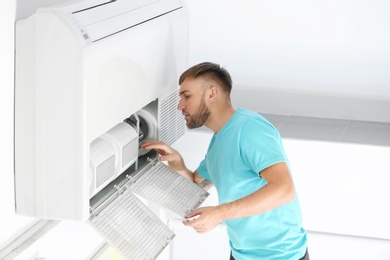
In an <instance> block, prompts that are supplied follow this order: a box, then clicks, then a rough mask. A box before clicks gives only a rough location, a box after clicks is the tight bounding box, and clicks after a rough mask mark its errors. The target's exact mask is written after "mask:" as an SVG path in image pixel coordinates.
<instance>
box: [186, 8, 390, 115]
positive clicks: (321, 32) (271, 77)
mask: <svg viewBox="0 0 390 260" xmlns="http://www.w3.org/2000/svg"><path fill="white" fill-rule="evenodd" d="M186 2H187V3H188V6H189V9H190V39H189V62H190V64H191V65H192V64H195V63H198V62H202V61H213V62H217V63H220V64H221V65H223V66H225V67H226V68H227V69H228V70H229V71H230V72H231V74H232V77H233V82H234V87H233V93H232V98H233V103H234V104H236V106H245V107H248V108H251V109H254V110H256V111H259V112H262V113H269V114H281V115H299V116H312V117H327V118H338V119H352V120H364V121H377V122H388V123H389V122H390V88H389V86H390V77H389V76H388V71H390V31H389V30H388V24H390V16H389V15H388V13H389V12H390V2H389V1H387V0H374V1H363V0H330V1H309V0H298V1H288V0H282V1H263V0H260V1H258V0H243V1H225V0H214V1H207V0H187V1H186Z"/></svg>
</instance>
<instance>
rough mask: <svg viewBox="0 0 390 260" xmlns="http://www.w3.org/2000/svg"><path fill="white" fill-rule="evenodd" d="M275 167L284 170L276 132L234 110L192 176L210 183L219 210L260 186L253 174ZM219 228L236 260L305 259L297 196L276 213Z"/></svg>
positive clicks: (257, 118) (255, 116) (250, 114)
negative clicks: (225, 236)
mask: <svg viewBox="0 0 390 260" xmlns="http://www.w3.org/2000/svg"><path fill="white" fill-rule="evenodd" d="M278 162H286V163H287V164H288V160H287V156H286V154H285V151H284V148H283V144H282V140H281V137H280V134H279V132H278V131H277V130H276V129H275V127H274V126H273V125H272V124H271V123H269V122H268V121H267V120H266V119H265V118H264V117H262V116H261V115H259V114H258V113H255V112H251V111H248V110H246V109H243V108H239V109H237V111H236V112H235V113H234V115H233V117H232V118H231V119H230V120H229V121H228V122H227V123H226V125H225V126H224V127H223V128H222V129H221V130H220V131H219V132H218V133H217V134H215V135H214V136H213V137H212V139H211V141H210V144H209V147H208V150H207V154H206V156H205V159H204V160H203V161H202V162H201V163H200V165H199V167H198V168H197V170H196V171H197V172H198V173H199V174H200V175H201V176H202V177H203V178H205V179H207V180H210V181H212V182H213V184H214V186H215V187H216V189H217V192H218V200H219V204H223V203H228V202H231V201H234V200H237V199H240V198H242V197H245V196H247V195H249V194H251V193H253V192H255V191H257V190H258V189H260V188H261V187H263V186H264V185H266V183H267V182H266V181H265V180H264V179H262V178H261V176H259V173H260V172H261V171H262V170H264V169H265V168H267V167H269V166H271V165H273V164H275V163H278ZM225 224H226V226H227V232H228V235H229V239H230V247H231V249H232V254H233V256H234V257H235V259H236V260H252V259H253V260H255V259H256V260H259V259H283V260H286V259H289V260H290V259H291V260H294V259H299V258H301V257H303V256H304V254H305V251H306V240H307V239H306V231H305V230H304V229H303V228H302V215H301V210H300V206H299V202H298V199H297V196H296V197H295V200H294V201H293V202H291V203H287V204H284V205H283V206H280V207H278V208H276V209H273V210H270V211H267V212H265V213H263V214H259V215H255V216H251V217H245V218H237V219H231V220H227V221H225Z"/></svg>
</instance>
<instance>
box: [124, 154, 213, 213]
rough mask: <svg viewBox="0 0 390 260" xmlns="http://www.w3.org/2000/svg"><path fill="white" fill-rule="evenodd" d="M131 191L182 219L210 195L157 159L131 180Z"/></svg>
mask: <svg viewBox="0 0 390 260" xmlns="http://www.w3.org/2000/svg"><path fill="white" fill-rule="evenodd" d="M131 182H132V184H131V186H130V189H131V190H133V191H134V192H135V193H137V194H138V195H140V196H141V197H144V198H145V199H148V200H151V201H153V202H156V203H158V204H160V205H161V206H163V207H165V208H167V209H169V210H171V211H173V212H175V213H176V214H178V215H179V216H181V217H184V216H186V215H187V214H188V213H190V212H191V211H193V210H194V209H196V208H198V207H199V206H200V204H202V202H203V201H204V200H205V199H206V198H207V197H208V195H209V193H208V192H207V191H205V190H204V189H202V188H200V187H199V186H198V185H196V184H194V183H193V182H190V181H189V180H188V179H186V178H185V177H183V176H182V175H180V174H179V173H177V172H176V171H174V170H172V169H171V168H169V167H168V166H166V165H165V164H163V163H162V162H160V161H158V159H155V161H154V163H152V164H150V165H149V166H148V167H146V169H144V170H143V171H141V172H139V173H137V175H136V176H135V177H133V178H131Z"/></svg>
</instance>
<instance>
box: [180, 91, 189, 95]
mask: <svg viewBox="0 0 390 260" xmlns="http://www.w3.org/2000/svg"><path fill="white" fill-rule="evenodd" d="M187 92H190V91H189V90H183V91H180V92H179V96H181V95H183V94H184V93H187Z"/></svg>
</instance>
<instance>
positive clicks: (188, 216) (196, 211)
mask: <svg viewBox="0 0 390 260" xmlns="http://www.w3.org/2000/svg"><path fill="white" fill-rule="evenodd" d="M200 214H201V211H200V209H196V210H194V211H192V212H190V213H189V214H187V216H185V218H193V217H195V216H198V215H200Z"/></svg>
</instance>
